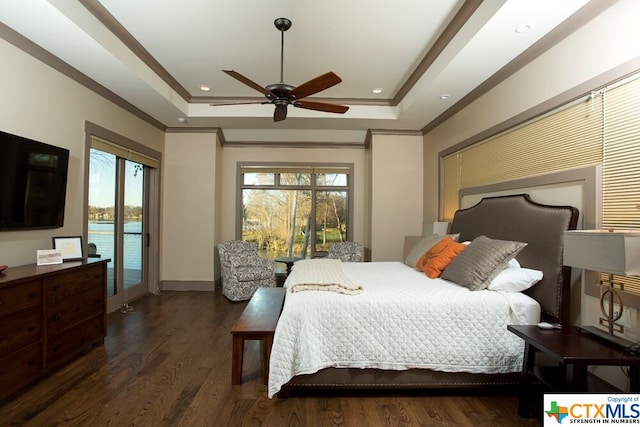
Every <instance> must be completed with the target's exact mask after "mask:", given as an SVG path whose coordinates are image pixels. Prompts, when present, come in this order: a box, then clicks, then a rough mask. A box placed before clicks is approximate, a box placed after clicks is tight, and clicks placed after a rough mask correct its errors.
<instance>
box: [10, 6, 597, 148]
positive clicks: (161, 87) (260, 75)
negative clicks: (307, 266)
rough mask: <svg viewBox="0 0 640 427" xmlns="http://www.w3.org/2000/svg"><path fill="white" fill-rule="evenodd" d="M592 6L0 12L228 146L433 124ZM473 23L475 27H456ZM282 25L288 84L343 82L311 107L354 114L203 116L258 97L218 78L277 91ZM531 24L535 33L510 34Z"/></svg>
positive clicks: (138, 98) (159, 116) (94, 75)
mask: <svg viewBox="0 0 640 427" xmlns="http://www.w3.org/2000/svg"><path fill="white" fill-rule="evenodd" d="M593 1H596V0H593ZM587 3H589V1H588V0H562V1H558V0H485V1H480V0H468V1H464V0H394V1H393V2H390V1H385V0H348V1H344V0H322V1H311V0H270V1H265V0H180V1H176V0H135V1H133V0H129V1H123V0H79V1H71V0H48V1H47V0H19V1H18V0H12V1H2V2H0V20H1V22H2V23H3V24H4V25H5V26H6V27H9V28H10V29H12V30H14V31H15V32H17V33H20V34H22V35H23V36H24V37H26V38H27V39H29V40H30V41H32V42H33V43H35V44H37V45H39V46H41V47H43V48H44V49H46V50H47V51H49V52H51V53H52V54H53V55H54V56H55V57H57V58H59V59H60V60H62V61H64V62H65V63H67V64H69V65H70V66H72V67H73V68H75V69H77V70H79V71H80V72H81V73H83V74H85V75H86V76H88V77H89V78H90V80H91V81H92V82H96V83H98V84H99V85H101V86H103V87H104V88H107V89H108V90H109V91H111V92H112V93H113V94H115V95H117V97H114V98H115V99H116V102H120V101H126V103H129V104H131V105H133V106H134V107H136V108H137V109H139V110H140V111H142V112H144V113H146V114H147V115H148V116H149V117H151V118H152V119H153V120H152V121H154V122H155V123H156V125H158V126H161V127H162V126H164V127H169V128H171V127H185V126H187V127H219V128H222V129H223V130H224V132H225V137H226V138H227V139H228V140H229V139H238V140H252V141H255V140H269V139H274V140H275V139H279V140H286V139H287V138H290V139H296V138H297V139H299V138H300V137H299V136H298V135H299V134H300V132H301V131H304V132H307V133H312V134H314V135H315V136H314V137H318V134H322V132H328V131H331V130H339V131H340V132H342V134H341V136H336V137H335V138H343V139H361V135H362V133H363V132H365V131H366V130H367V129H389V130H408V131H420V130H422V129H424V128H425V127H427V126H429V125H430V124H431V123H433V121H434V120H436V119H437V118H438V117H439V116H440V115H442V114H443V113H444V114H446V113H447V111H449V112H451V111H452V110H450V109H451V108H452V107H453V106H455V105H456V104H457V103H459V102H460V101H461V100H463V98H464V97H465V96H466V95H468V94H469V92H471V91H473V90H474V89H475V88H476V87H478V86H479V85H482V83H483V82H485V81H486V80H487V79H489V78H490V77H491V76H493V75H494V74H495V73H496V72H497V71H498V70H500V69H501V68H503V67H504V66H505V65H506V64H508V63H510V62H511V61H513V60H516V61H517V60H518V58H519V56H520V58H522V57H523V56H521V55H522V54H523V52H525V51H526V50H527V49H528V48H529V47H530V46H532V44H534V43H536V42H538V41H539V40H540V39H541V38H543V37H545V36H547V37H549V36H548V33H549V32H550V31H551V30H553V29H554V28H555V27H557V26H558V25H560V24H562V23H563V21H565V20H566V19H567V18H568V17H569V16H571V15H572V14H574V13H575V12H576V11H577V10H578V9H580V8H581V7H583V6H584V5H585V4H587ZM468 11H472V13H471V14H470V17H468V19H466V18H464V19H463V18H460V17H458V18H455V17H456V15H457V14H459V12H460V14H462V15H464V14H466V13H467V12H468ZM278 17H286V18H289V19H291V21H292V22H293V25H292V27H291V29H290V30H289V31H287V32H286V33H285V37H284V81H285V82H286V83H288V84H291V85H294V86H298V85H300V84H302V83H304V82H306V81H308V80H310V79H311V78H314V77H316V76H318V75H320V74H324V73H325V72H327V71H333V72H335V73H336V74H337V75H339V76H340V77H341V78H342V80H343V81H342V83H340V84H338V85H336V86H334V87H331V88H329V89H327V90H325V91H323V92H320V93H318V94H316V95H313V96H312V97H310V98H307V99H311V100H320V101H325V102H333V103H338V104H344V105H348V106H349V107H350V109H349V111H348V112H347V113H345V114H344V115H341V114H332V113H324V112H315V111H310V110H303V109H299V108H293V107H291V106H290V107H289V114H288V118H287V119H286V120H285V121H283V122H278V123H274V122H273V119H272V116H273V109H274V106H273V105H235V106H210V105H209V104H210V103H212V102H222V101H225V102H226V101H246V100H248V99H250V100H261V99H264V97H263V95H262V94H260V93H259V92H257V91H255V90H253V89H251V88H250V87H248V86H246V85H243V84H242V83H240V82H239V81H237V80H235V79H233V78H231V77H230V76H228V75H226V74H224V73H223V72H222V71H221V70H222V69H234V70H236V71H237V72H239V73H241V74H243V75H244V76H246V77H248V78H249V79H251V80H252V81H254V82H256V83H258V84H260V85H261V86H266V85H268V84H271V83H277V82H278V81H279V80H280V42H281V38H280V37H281V35H280V32H279V31H278V30H277V29H276V28H275V27H274V24H273V21H274V19H276V18H278ZM458 23H460V25H458ZM523 24H528V25H530V26H531V30H530V31H529V32H526V33H516V31H515V28H516V27H517V26H519V25H523ZM421 63H422V65H421ZM201 85H206V86H209V87H210V88H211V90H210V91H209V92H203V91H202V90H200V86H201ZM374 88H383V92H382V93H381V94H373V93H372V92H371V90H372V89H374ZM444 94H447V95H449V98H448V99H441V95H444ZM463 102H464V100H463ZM121 103H122V104H123V105H126V103H125V102H121ZM459 105H460V104H458V106H459ZM180 118H184V119H186V123H182V122H180V121H179V119H180ZM296 130H297V131H296ZM285 131H287V132H285ZM340 132H336V135H337V134H339V133H340ZM293 135H295V136H293ZM323 138H326V137H325V136H323Z"/></svg>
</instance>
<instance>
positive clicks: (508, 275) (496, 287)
mask: <svg viewBox="0 0 640 427" xmlns="http://www.w3.org/2000/svg"><path fill="white" fill-rule="evenodd" d="M540 280H542V271H540V270H532V269H530V268H518V267H507V268H505V269H504V270H502V271H501V272H500V273H498V275H497V276H496V277H495V278H494V279H493V280H492V281H491V283H489V286H487V289H489V290H491V291H505V292H521V291H524V290H526V289H529V288H530V287H532V286H533V285H535V284H536V283H538V282H539V281H540Z"/></svg>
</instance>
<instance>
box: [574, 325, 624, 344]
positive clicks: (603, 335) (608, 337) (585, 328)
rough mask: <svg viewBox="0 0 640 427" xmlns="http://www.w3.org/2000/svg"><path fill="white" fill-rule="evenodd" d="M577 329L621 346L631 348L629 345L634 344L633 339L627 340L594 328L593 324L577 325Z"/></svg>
mask: <svg viewBox="0 0 640 427" xmlns="http://www.w3.org/2000/svg"><path fill="white" fill-rule="evenodd" d="M578 329H579V330H580V331H582V332H586V333H588V334H592V335H595V336H597V337H598V338H600V339H603V340H606V341H609V342H610V343H613V344H615V345H617V346H619V347H622V348H631V346H633V345H634V344H636V343H635V342H633V341H629V340H627V339H624V338H621V337H618V336H616V335H611V334H609V333H608V332H607V331H603V330H602V329H599V328H596V327H595V326H578Z"/></svg>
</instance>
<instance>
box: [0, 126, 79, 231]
mask: <svg viewBox="0 0 640 427" xmlns="http://www.w3.org/2000/svg"><path fill="white" fill-rule="evenodd" d="M68 167H69V150H67V149H65V148H60V147H55V146H53V145H49V144H44V143H42V142H38V141H34V140H31V139H28V138H24V137H21V136H17V135H12V134H9V133H6V132H2V131H0V231H6V230H21V229H39V228H56V227H62V225H63V223H64V204H65V197H66V193H67V171H68Z"/></svg>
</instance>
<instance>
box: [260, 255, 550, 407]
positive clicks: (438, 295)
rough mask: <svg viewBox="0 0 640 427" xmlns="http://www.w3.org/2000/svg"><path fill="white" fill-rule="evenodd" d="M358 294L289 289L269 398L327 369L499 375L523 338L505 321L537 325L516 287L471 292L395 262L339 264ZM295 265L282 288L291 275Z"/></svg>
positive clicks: (532, 305)
mask: <svg viewBox="0 0 640 427" xmlns="http://www.w3.org/2000/svg"><path fill="white" fill-rule="evenodd" d="M342 265H343V269H344V273H345V274H346V275H347V276H349V277H350V278H351V280H353V282H355V283H357V284H360V285H362V286H363V288H364V291H363V292H362V293H360V294H358V295H344V294H340V293H336V292H328V291H302V292H296V293H291V292H290V291H289V290H287V295H286V299H285V304H284V308H283V311H282V315H281V317H280V320H279V321H278V326H277V327H276V331H275V336H274V341H273V347H272V351H271V360H270V363H269V397H272V396H273V395H274V394H276V393H277V392H278V391H279V390H280V388H281V387H282V386H283V385H284V384H286V383H287V382H288V381H289V380H290V379H291V378H292V377H293V376H295V375H300V374H311V373H314V372H317V371H318V370H320V369H323V368H327V367H355V368H379V369H391V370H403V369H410V368H428V369H434V370H440V371H448V372H461V371H464V372H472V373H505V372H515V371H519V370H521V367H522V354H523V342H522V340H521V339H520V338H518V337H516V336H515V335H514V334H512V333H510V332H509V331H507V328H506V326H507V325H508V324H532V323H537V322H538V321H539V317H540V314H539V313H540V306H539V305H538V303H537V302H536V301H535V300H533V299H532V298H530V297H528V296H526V295H524V294H521V293H503V292H495V291H488V290H483V291H473V292H472V291H469V290H468V289H466V288H464V287H461V286H458V285H455V284H453V283H451V282H447V281H445V280H441V279H435V280H433V279H429V278H427V277H426V276H425V275H424V274H423V273H421V272H418V271H416V270H415V269H413V268H411V267H407V266H406V265H404V264H402V263H400V262H372V263H371V262H367V263H343V264H342ZM295 274H296V271H295V265H294V268H293V270H292V272H291V275H290V276H289V278H288V279H287V282H286V283H285V286H287V285H288V284H289V283H292V281H293V280H294V279H295Z"/></svg>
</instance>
